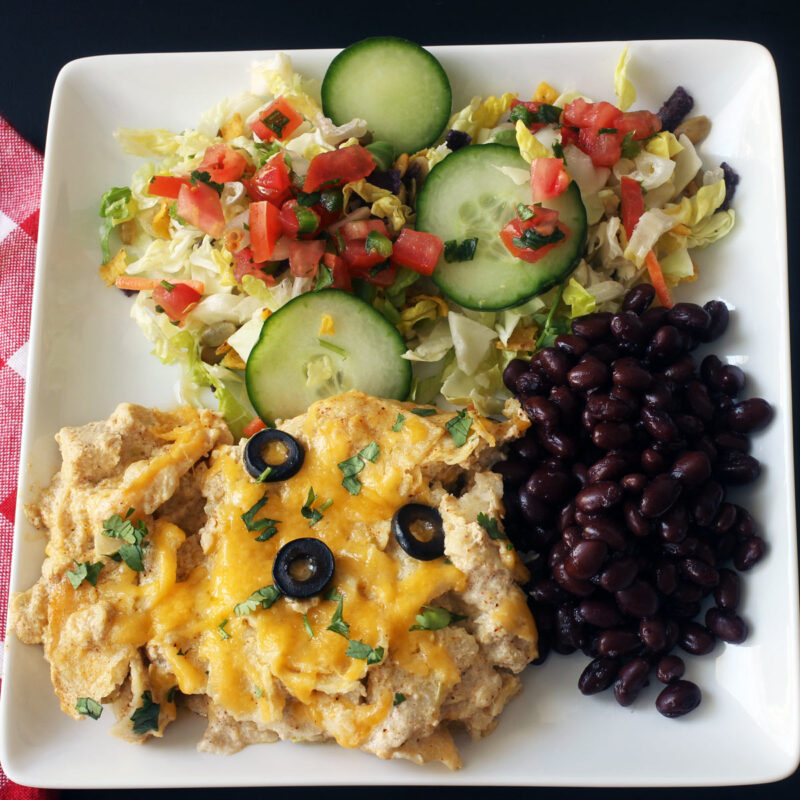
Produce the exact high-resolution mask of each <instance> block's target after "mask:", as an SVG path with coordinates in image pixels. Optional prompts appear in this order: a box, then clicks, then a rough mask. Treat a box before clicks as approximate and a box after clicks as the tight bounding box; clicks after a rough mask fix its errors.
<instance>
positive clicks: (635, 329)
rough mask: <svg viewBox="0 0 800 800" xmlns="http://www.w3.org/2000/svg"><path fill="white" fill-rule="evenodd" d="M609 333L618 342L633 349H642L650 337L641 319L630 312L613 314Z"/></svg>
mask: <svg viewBox="0 0 800 800" xmlns="http://www.w3.org/2000/svg"><path fill="white" fill-rule="evenodd" d="M610 328H611V334H612V336H613V337H614V338H615V339H616V340H617V341H618V342H619V343H620V344H625V345H631V346H632V347H633V348H634V349H644V347H645V345H646V344H647V340H648V339H649V338H650V337H649V335H648V333H647V331H646V330H645V327H644V325H643V324H642V321H641V320H640V319H639V317H638V316H637V315H636V314H634V313H632V312H624V313H622V314H614V316H613V317H612V318H611V325H610Z"/></svg>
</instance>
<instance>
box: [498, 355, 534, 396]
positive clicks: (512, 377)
mask: <svg viewBox="0 0 800 800" xmlns="http://www.w3.org/2000/svg"><path fill="white" fill-rule="evenodd" d="M527 371H528V362H527V361H523V360H522V359H521V358H513V359H511V361H509V362H508V366H507V367H506V368H505V369H504V370H503V383H504V384H505V385H506V388H507V389H508V391H509V392H514V393H515V394H516V393H517V392H519V389H518V388H517V381H518V380H519V378H520V377H521V376H522V375H524V374H525V373H526V372H527Z"/></svg>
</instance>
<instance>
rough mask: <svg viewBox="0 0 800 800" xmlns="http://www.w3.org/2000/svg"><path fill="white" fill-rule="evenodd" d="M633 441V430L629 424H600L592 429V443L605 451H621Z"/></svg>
mask: <svg viewBox="0 0 800 800" xmlns="http://www.w3.org/2000/svg"><path fill="white" fill-rule="evenodd" d="M632 441H633V428H631V426H630V425H628V423H627V422H598V423H597V424H596V425H595V426H594V427H593V428H592V442H593V443H594V444H595V446H596V447H599V448H601V449H603V450H619V449H620V448H622V447H625V446H626V445H628V444H630V443H631V442H632Z"/></svg>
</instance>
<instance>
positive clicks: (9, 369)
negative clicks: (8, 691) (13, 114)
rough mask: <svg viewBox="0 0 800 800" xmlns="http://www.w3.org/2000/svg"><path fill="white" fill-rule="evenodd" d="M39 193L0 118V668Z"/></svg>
mask: <svg viewBox="0 0 800 800" xmlns="http://www.w3.org/2000/svg"><path fill="white" fill-rule="evenodd" d="M41 189H42V154H41V153H40V152H39V151H38V150H36V149H35V148H34V147H33V146H31V145H30V144H28V142H26V141H25V140H24V139H23V138H22V137H21V136H20V135H19V134H18V133H17V132H16V131H15V130H14V129H13V128H12V127H11V126H10V125H9V124H8V123H7V122H6V121H5V120H4V119H3V118H2V117H0V664H2V656H3V650H4V648H3V642H4V639H5V634H6V631H5V625H6V607H7V605H8V578H9V573H10V571H11V544H12V541H13V535H14V509H15V507H16V504H17V469H18V468H19V445H20V434H21V431H22V398H23V392H24V388H25V371H26V370H25V368H26V362H27V354H28V334H29V329H30V322H31V295H32V293H33V265H34V260H35V256H36V234H37V230H38V228H39V197H40V194H41ZM57 796H58V792H52V791H47V790H42V789H29V788H28V787H26V786H19V785H18V784H16V783H12V782H11V781H9V780H8V778H6V776H5V773H4V772H3V770H2V768H1V767H0V797H2V798H3V800H45V798H47V799H48V800H49V799H50V798H55V797H57Z"/></svg>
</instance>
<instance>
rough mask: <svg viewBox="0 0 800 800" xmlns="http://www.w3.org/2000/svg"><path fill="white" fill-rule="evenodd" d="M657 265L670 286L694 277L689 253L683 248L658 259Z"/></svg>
mask: <svg viewBox="0 0 800 800" xmlns="http://www.w3.org/2000/svg"><path fill="white" fill-rule="evenodd" d="M658 263H659V265H660V266H661V272H662V273H663V274H664V278H665V279H666V281H667V283H668V284H669V285H670V286H675V285H677V284H678V283H679V282H680V281H685V280H687V279H689V278H693V277H694V265H693V264H692V259H691V258H690V257H689V251H688V250H687V249H686V248H685V247H679V248H678V249H677V250H675V251H673V252H672V253H670V254H669V255H668V256H665V257H664V258H661V259H659V262H658Z"/></svg>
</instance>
